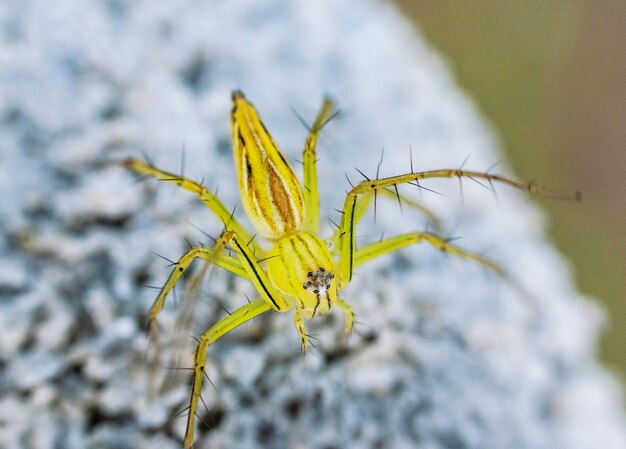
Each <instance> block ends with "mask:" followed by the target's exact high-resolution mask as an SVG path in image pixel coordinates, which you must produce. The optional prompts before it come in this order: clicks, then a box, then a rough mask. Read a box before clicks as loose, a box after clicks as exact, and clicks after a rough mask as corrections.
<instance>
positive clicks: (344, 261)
mask: <svg viewBox="0 0 626 449" xmlns="http://www.w3.org/2000/svg"><path fill="white" fill-rule="evenodd" d="M430 178H469V179H473V180H475V181H477V180H482V181H486V182H487V183H488V184H490V185H491V184H492V183H494V182H498V183H501V184H507V185H509V186H511V187H515V188H517V189H520V190H526V191H528V192H531V193H537V194H541V195H546V196H551V197H555V198H563V199H574V200H577V201H580V198H581V197H580V193H579V192H576V193H575V194H573V195H572V194H564V193H559V192H550V191H547V190H545V189H544V188H542V187H539V186H537V185H536V184H534V183H532V182H530V183H526V182H520V181H515V180H513V179H510V178H505V177H503V176H499V175H492V174H489V173H481V172H475V171H468V170H457V169H442V170H431V171H425V172H418V173H407V174H404V175H399V176H392V177H389V178H382V179H376V180H365V181H363V182H361V183H359V184H357V185H356V186H355V187H354V188H353V189H352V190H350V192H348V195H347V196H346V199H345V202H344V206H343V212H342V216H341V224H340V228H339V249H338V251H339V255H340V259H339V283H340V285H341V286H344V285H346V284H347V283H348V282H350V280H351V279H352V269H353V266H354V257H355V252H356V245H355V238H354V235H355V229H356V225H357V223H358V220H357V218H358V217H357V212H358V208H359V206H358V201H357V198H358V197H359V196H360V195H364V194H368V193H370V192H374V191H377V190H381V189H386V188H390V187H394V188H395V186H397V185H399V184H416V183H418V182H419V181H421V180H423V179H430Z"/></svg>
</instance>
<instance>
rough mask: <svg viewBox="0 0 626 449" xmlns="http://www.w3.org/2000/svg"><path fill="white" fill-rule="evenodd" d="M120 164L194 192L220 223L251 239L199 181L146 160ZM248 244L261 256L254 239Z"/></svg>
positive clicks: (133, 160) (247, 240) (244, 237)
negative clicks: (162, 168)
mask: <svg viewBox="0 0 626 449" xmlns="http://www.w3.org/2000/svg"><path fill="white" fill-rule="evenodd" d="M121 165H122V166H124V167H126V168H129V169H131V170H133V171H135V172H137V173H140V174H142V175H147V176H151V177H153V178H156V179H158V180H160V181H167V182H171V183H173V184H176V185H177V186H179V187H182V188H183V189H185V190H188V191H190V192H192V193H195V194H196V195H197V196H198V197H199V198H200V200H201V201H202V202H203V203H204V204H205V205H206V206H207V207H208V208H209V209H210V210H211V211H212V212H213V213H214V214H215V215H216V216H217V217H218V218H219V219H220V220H221V221H222V223H226V224H227V226H228V228H229V229H232V230H233V231H235V232H236V233H237V234H239V235H240V236H241V237H242V238H243V239H244V240H245V241H246V242H249V241H251V240H253V239H252V236H251V235H250V234H249V233H248V231H247V230H246V229H245V228H244V227H243V226H242V225H241V223H239V221H237V220H236V219H235V218H234V217H233V214H232V211H230V210H228V209H226V207H225V206H224V204H223V203H222V201H221V200H220V199H219V198H218V197H217V195H215V194H214V193H213V192H211V191H210V190H209V189H207V188H206V187H205V186H203V185H202V184H201V183H199V182H196V181H193V180H192V179H189V178H185V177H183V176H179V175H176V174H174V173H170V172H168V171H165V170H161V169H160V168H156V167H154V166H153V165H150V164H148V163H147V162H143V161H140V160H137V159H126V160H124V161H122V162H121ZM250 246H251V247H252V248H254V250H255V252H256V254H258V255H259V257H262V256H260V255H261V254H262V253H263V249H262V248H261V247H260V246H258V245H256V243H255V242H254V241H253V242H251V243H250Z"/></svg>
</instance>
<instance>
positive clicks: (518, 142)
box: [397, 0, 626, 381]
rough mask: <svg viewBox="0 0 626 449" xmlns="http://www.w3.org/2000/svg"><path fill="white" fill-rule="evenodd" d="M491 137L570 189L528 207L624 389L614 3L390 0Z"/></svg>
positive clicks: (622, 66) (622, 181)
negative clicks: (599, 307)
mask: <svg viewBox="0 0 626 449" xmlns="http://www.w3.org/2000/svg"><path fill="white" fill-rule="evenodd" d="M397 2H398V4H399V5H400V7H401V8H402V9H403V10H404V12H405V13H406V14H407V16H409V17H410V18H411V19H412V20H413V21H414V23H415V24H416V25H417V27H418V28H419V29H420V30H421V32H422V33H423V34H424V35H425V36H426V38H427V40H428V41H429V42H430V43H431V45H433V46H434V47H435V48H437V49H439V50H440V52H441V53H442V55H443V56H444V57H445V58H446V59H447V61H448V64H449V66H450V68H451V69H452V71H453V72H454V73H455V76H456V77H457V80H458V82H459V84H460V85H461V86H462V87H463V88H464V89H465V90H466V91H467V92H468V93H469V95H471V96H473V97H474V99H475V101H476V103H477V104H478V106H479V108H481V110H482V112H483V114H484V115H485V116H486V117H487V118H488V119H489V120H490V121H491V122H492V123H493V124H494V125H495V127H496V128H497V130H498V131H499V132H500V136H501V139H502V143H503V147H504V150H505V151H506V153H507V158H508V160H509V162H510V163H511V164H512V166H513V167H514V170H515V172H516V175H517V176H518V177H520V178H522V179H526V180H536V181H537V182H539V183H541V184H544V185H547V186H554V187H557V188H565V189H571V190H576V189H578V190H581V191H582V192H583V202H582V203H580V204H577V203H569V202H559V201H541V200H540V199H537V201H540V202H541V206H542V207H543V208H544V209H545V210H547V211H548V213H549V215H550V233H551V236H552V238H553V239H554V241H555V242H556V244H557V245H558V247H559V249H560V250H561V252H562V253H563V254H564V255H565V256H566V257H567V258H568V259H569V260H570V261H571V262H572V263H573V265H574V269H575V276H576V281H577V283H578V286H579V287H580V289H581V290H582V291H583V292H584V293H586V294H588V295H591V296H593V297H595V298H597V299H598V300H600V301H601V302H602V303H604V305H605V308H606V310H607V321H608V323H607V327H606V329H605V332H604V335H603V339H602V343H601V348H600V354H601V357H602V359H603V360H604V361H605V363H606V364H607V365H608V366H609V367H610V368H611V369H613V371H614V372H616V373H617V374H618V375H619V376H620V377H621V379H622V381H624V379H626V1H624V0H602V1H593V0H567V1H561V0H549V1H539V0H526V1H517V2H508V1H497V0H473V1H467V0H438V1H416V0H397Z"/></svg>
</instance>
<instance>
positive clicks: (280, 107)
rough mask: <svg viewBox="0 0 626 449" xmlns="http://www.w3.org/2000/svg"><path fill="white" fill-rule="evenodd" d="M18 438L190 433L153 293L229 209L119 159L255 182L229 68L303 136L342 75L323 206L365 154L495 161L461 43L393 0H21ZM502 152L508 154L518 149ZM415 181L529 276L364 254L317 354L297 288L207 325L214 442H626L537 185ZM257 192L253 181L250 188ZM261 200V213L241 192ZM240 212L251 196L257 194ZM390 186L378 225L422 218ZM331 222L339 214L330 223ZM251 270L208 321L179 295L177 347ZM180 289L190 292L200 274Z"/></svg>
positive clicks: (217, 179) (7, 126)
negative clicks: (235, 319)
mask: <svg viewBox="0 0 626 449" xmlns="http://www.w3.org/2000/svg"><path fill="white" fill-rule="evenodd" d="M0 67H2V70H0V197H1V198H2V201H1V202H0V229H1V230H2V233H1V236H2V238H1V240H0V251H1V254H0V329H1V332H0V349H1V352H0V447H7V448H25V449H26V448H28V449H30V448H37V449H39V448H68V449H72V448H85V447H87V448H131V447H132V448H148V447H149V448H156V447H158V448H174V447H179V446H180V439H181V438H182V434H183V431H184V429H183V427H184V419H179V418H176V414H177V412H179V411H180V410H182V409H183V408H184V407H185V406H186V402H187V397H188V392H189V390H188V381H187V379H186V376H187V374H188V373H187V372H185V371H183V372H181V373H180V374H181V375H180V376H177V377H176V378H174V379H170V377H171V374H172V373H176V372H175V371H174V372H172V371H168V370H165V369H163V370H160V371H159V372H158V373H157V377H165V378H167V380H169V382H168V383H167V384H166V386H165V387H164V388H163V389H162V391H160V392H158V393H157V394H151V388H150V381H151V369H150V363H149V362H148V360H147V357H146V355H147V354H149V343H148V341H147V338H146V336H145V333H144V332H143V326H144V325H145V316H146V313H147V310H148V308H149V306H150V304H151V302H152V300H153V298H154V295H155V291H154V290H150V289H145V288H143V286H144V285H146V284H149V285H159V284H161V283H162V282H163V281H164V280H165V279H166V276H167V273H168V269H167V268H166V267H164V264H163V261H162V260H161V259H159V258H158V257H156V256H155V255H154V254H153V252H156V253H159V254H163V255H165V256H166V257H168V258H171V259H175V258H177V257H178V256H179V255H181V254H182V252H183V251H184V249H185V246H186V244H185V242H184V238H185V237H187V238H189V239H190V240H191V241H192V242H198V241H202V240H203V239H204V236H203V235H202V233H200V232H199V231H197V230H196V229H195V227H200V228H201V229H203V230H205V231H206V232H209V233H212V234H215V233H217V232H219V230H220V229H221V227H222V224H221V223H220V222H219V220H216V219H215V218H214V217H212V216H211V214H210V213H209V212H208V211H207V210H206V209H205V208H204V206H203V205H202V204H200V202H199V201H197V199H195V198H194V197H192V196H191V195H190V194H187V193H186V192H183V191H178V190H177V189H175V188H174V187H172V186H170V185H164V184H161V183H157V182H156V181H153V180H150V181H146V182H142V183H137V182H135V177H134V176H132V175H131V174H130V173H127V172H124V171H123V170H121V169H117V168H109V169H102V168H100V167H98V162H101V161H104V160H111V159H119V158H122V157H124V156H125V155H128V154H131V155H134V156H137V157H141V152H142V151H144V152H146V153H147V154H149V155H151V156H152V157H153V158H154V160H155V162H156V163H157V164H158V165H159V166H161V167H163V168H165V169H169V170H172V171H178V170H179V169H180V160H181V153H182V148H183V147H184V149H185V174H186V175H188V176H190V177H193V178H195V179H198V180H200V179H203V180H204V182H205V183H206V185H208V186H209V187H211V188H216V187H218V186H219V192H220V196H221V197H222V198H223V200H224V202H225V204H227V205H228V206H229V207H233V206H234V205H236V204H238V192H237V190H236V183H235V180H234V175H235V173H234V168H233V163H232V156H231V152H230V136H229V110H230V91H231V89H233V88H241V89H242V90H243V91H244V92H246V94H247V96H248V97H249V98H250V99H251V100H252V101H253V102H254V103H255V105H256V106H257V107H258V109H259V110H260V111H261V113H262V115H263V117H264V119H265V121H266V124H267V126H268V128H269V129H270V130H271V131H272V132H273V133H274V136H275V138H276V139H277V141H278V142H279V143H280V145H281V146H282V148H283V149H284V151H285V153H286V154H287V156H288V157H289V158H290V159H291V160H296V159H298V158H300V151H301V148H302V145H303V142H304V138H305V130H304V129H303V128H302V126H301V125H300V124H299V123H298V120H297V118H296V117H295V116H294V114H293V113H292V112H291V111H290V110H289V107H290V106H292V107H294V108H295V109H296V110H297V111H299V113H301V114H302V115H303V116H304V117H305V118H306V119H308V120H311V119H312V118H313V117H314V115H315V113H316V109H317V107H318V106H319V104H320V102H321V99H322V97H323V95H324V94H330V95H331V96H332V97H334V98H335V99H336V101H337V102H338V104H339V105H340V107H341V109H342V111H343V116H342V117H343V118H342V119H341V120H336V121H334V122H333V123H331V124H330V125H329V126H328V128H327V129H326V130H325V132H324V135H323V137H322V139H321V143H320V148H319V168H318V170H319V176H320V180H321V186H320V188H321V196H322V200H323V203H322V205H323V213H324V214H325V216H329V217H332V218H333V219H334V220H335V221H337V220H338V218H337V215H338V214H337V213H336V212H334V211H333V210H334V209H336V208H340V207H341V205H342V199H343V194H344V191H345V190H346V188H347V187H348V183H347V181H346V180H345V178H344V173H348V174H349V176H350V177H351V178H353V180H357V179H358V178H359V175H358V174H356V173H355V172H354V170H353V166H358V167H359V168H360V169H361V170H364V171H365V172H366V173H368V174H374V173H375V171H376V166H377V163H378V160H379V157H380V152H381V149H382V148H383V147H384V148H385V149H386V151H385V160H384V163H383V165H382V168H381V175H384V176H387V175H391V174H398V173H402V172H405V171H407V170H408V169H409V148H412V149H413V162H414V164H415V168H416V169H431V168H440V167H457V166H459V165H460V164H461V163H462V162H463V160H464V159H465V158H466V156H468V155H470V159H469V161H468V163H467V164H466V167H468V168H476V169H482V170H486V169H487V168H488V167H489V166H490V165H491V164H492V163H494V162H495V161H497V160H498V159H499V158H500V155H499V154H498V152H497V150H496V147H497V141H496V139H495V138H494V137H493V132H492V131H491V130H490V129H489V128H488V126H487V125H485V123H484V120H483V119H482V118H481V117H479V115H478V114H477V113H476V111H475V109H474V107H473V105H472V104H471V102H470V101H468V100H467V99H466V97H465V96H464V95H463V94H462V93H460V92H459V90H458V88H457V87H456V86H455V85H454V82H453V81H452V80H451V78H450V75H449V74H448V71H447V70H446V67H445V66H444V64H442V62H441V60H440V58H439V57H438V56H437V55H436V54H434V52H433V51H432V50H431V49H429V48H428V47H427V46H426V45H425V44H424V43H423V42H422V40H421V38H420V37H419V36H418V35H416V34H415V32H414V31H413V30H411V28H410V26H409V25H408V24H407V23H406V22H405V21H404V20H403V19H402V18H401V17H400V15H399V14H398V13H397V11H395V10H393V8H391V7H390V6H389V5H387V4H385V3H383V2H374V1H368V0H366V1H357V0H352V1H344V2H334V1H330V0H320V1H315V2H304V1H297V2H290V1H286V0H282V1H281V0H263V1H258V0H257V1H255V0H235V1H228V2H183V1H164V2H148V1H135V2H123V1H116V0H109V1H91V2H88V1H81V2H79V1H73V2H68V1H49V2H46V3H45V5H44V4H43V3H41V2H36V1H24V0H14V1H11V0H7V1H4V2H2V4H1V5H0ZM498 170H500V171H502V172H506V171H507V170H506V167H505V166H503V165H501V166H500V167H499V169H498ZM428 187H429V188H431V189H435V190H437V191H438V192H440V193H442V194H443V195H436V194H432V193H430V192H427V191H422V192H420V191H418V190H417V189H414V188H410V187H407V188H404V189H403V192H404V193H405V194H406V195H410V196H413V197H414V198H416V199H421V200H422V201H423V202H424V203H425V204H427V205H428V206H429V207H431V208H433V209H434V210H435V211H436V212H437V213H438V214H439V216H440V217H441V218H442V220H443V222H444V224H445V232H453V233H454V235H458V236H462V237H463V239H462V240H461V241H460V242H458V243H459V244H460V245H462V246H464V247H466V248H469V249H473V250H475V251H480V252H484V253H485V254H488V255H489V256H490V257H491V258H493V259H495V260H497V261H499V262H501V263H502V264H503V265H504V266H505V267H506V268H507V270H509V271H510V273H511V274H512V276H513V277H514V278H515V279H516V281H517V282H518V283H519V284H521V285H523V287H524V289H525V290H526V291H527V292H526V293H524V294H523V293H521V292H520V289H519V288H516V287H514V286H513V285H511V284H510V283H507V282H505V281H503V280H501V279H499V278H498V277H497V276H494V275H492V274H490V273H488V272H486V271H485V270H484V269H483V268H481V267H479V266H475V265H473V264H469V263H467V262H464V261H460V260H456V259H454V258H450V257H445V256H444V255H442V254H440V253H438V252H437V251H435V250H433V249H431V248H428V247H415V248H409V249H406V250H405V251H403V252H401V253H397V254H394V255H393V256H390V257H386V258H384V259H381V260H380V261H375V262H372V263H371V264H370V265H367V266H365V267H363V268H361V269H359V270H358V272H357V274H356V275H355V278H354V281H353V282H352V284H351V285H350V286H349V288H348V289H346V291H344V292H343V297H344V298H345V299H346V300H347V301H348V302H350V303H351V304H352V305H353V307H354V309H355V311H356V313H357V319H358V323H357V326H356V332H355V334H354V335H353V336H352V337H351V338H350V339H349V340H348V341H346V339H345V337H344V336H343V334H342V332H343V316H342V315H341V314H339V313H338V312H334V313H333V314H332V315H331V316H330V317H329V318H327V319H323V320H316V321H314V322H311V323H309V326H310V331H311V333H313V334H315V335H316V336H317V338H318V339H319V341H318V342H317V343H316V346H317V348H316V349H314V350H312V351H310V352H309V353H308V354H307V355H306V357H304V358H303V357H301V355H300V348H299V340H298V337H297V334H296V331H295V329H294V327H293V325H292V320H291V316H290V314H287V315H282V316H281V315H278V314H268V315H267V316H264V317H261V318H259V319H256V320H254V321H253V322H252V323H250V324H247V325H245V326H243V327H242V329H239V330H237V331H236V332H233V333H232V334H230V335H229V336H227V337H226V338H224V339H223V340H222V341H220V342H219V343H218V344H216V345H215V346H214V347H213V348H211V349H210V351H209V360H210V368H209V374H210V377H211V379H212V381H213V383H214V384H215V388H212V387H211V386H210V385H207V388H206V389H205V392H204V394H203V397H204V401H205V402H206V406H207V408H208V412H207V411H204V410H202V412H201V418H202V419H204V420H205V421H207V422H208V423H209V424H210V428H207V427H206V426H202V425H200V426H199V427H200V429H199V431H198V447H211V448H214V449H216V448H234V447H236V448H259V447H263V448H307V449H308V448H311V449H323V448H346V447H349V448H396V449H397V448H415V447H420V448H428V449H430V448H432V449H435V448H436V449H439V448H490V449H505V448H506V449H508V448H516V449H524V448H533V449H536V448H550V449H554V448H564V449H578V448H580V449H583V448H590V447H601V448H606V449H620V448H623V447H626V431H625V426H624V423H625V420H624V414H623V410H622V404H621V400H620V390H619V388H618V386H617V384H616V382H615V380H614V379H613V378H612V377H611V376H609V375H608V374H607V373H606V372H605V371H603V370H602V368H600V367H599V365H598V363H597V361H596V360H595V356H594V349H595V343H596V339H597V332H598V327H599V324H600V323H601V313H600V311H599V310H598V308H597V307H596V306H595V305H594V304H592V303H591V302H589V301H588V300H586V299H585V298H582V297H581V296H580V294H579V293H577V292H576V290H575V288H574V287H573V282H572V277H571V273H570V269H569V268H568V266H567V264H566V263H565V262H564V261H563V260H562V259H561V257H560V256H559V255H558V254H557V253H556V252H555V250H554V249H553V248H552V247H551V245H550V244H549V243H548V242H546V236H545V232H544V219H543V217H542V214H541V213H540V212H538V211H537V210H536V208H534V207H533V206H531V204H530V200H529V199H528V198H527V197H526V195H524V194H523V193H520V192H513V191H511V190H508V189H507V188H505V187H499V188H498V199H497V200H496V199H494V197H493V195H492V194H491V193H490V192H488V191H487V190H486V189H484V188H481V187H480V186H478V185H476V184H474V183H472V182H471V181H465V182H464V183H463V189H462V195H461V189H460V188H459V183H458V182H457V181H456V180H454V181H442V182H432V183H430V184H428ZM238 210H239V211H240V210H241V207H239V208H238ZM237 215H238V216H239V217H240V218H242V219H244V218H243V217H241V215H242V214H241V213H238V214H237ZM244 220H245V219H244ZM426 226H427V223H426V221H425V220H424V218H423V217H422V216H420V215H419V214H418V213H414V212H413V211H411V210H409V209H408V208H406V207H405V209H404V211H403V212H401V211H400V210H399V209H398V206H397V204H395V203H394V202H393V201H391V202H385V201H382V200H381V201H379V204H378V214H377V219H376V222H374V220H373V217H372V216H371V215H370V216H368V217H367V218H366V219H365V220H364V223H363V225H362V226H361V227H360V229H359V232H358V234H359V236H360V240H359V241H360V242H366V241H368V240H369V241H371V240H374V239H376V238H378V236H379V235H380V233H381V232H383V231H384V232H385V235H388V236H389V235H393V234H397V233H400V232H408V231H410V230H423V229H425V228H426ZM331 232H332V225H331V224H330V223H329V222H325V223H324V226H323V233H324V235H326V236H328V235H330V233H331ZM244 292H245V293H246V294H248V295H253V294H254V293H253V290H252V288H251V287H250V286H249V285H247V284H246V283H245V282H242V281H241V280H238V279H234V278H233V277H232V276H230V275H228V274H226V273H223V272H220V270H214V271H213V273H212V275H211V277H210V279H209V280H208V282H207V284H206V285H205V286H203V293H202V300H201V301H199V303H198V307H197V308H196V313H195V315H194V317H193V323H191V324H190V325H189V326H187V327H185V328H183V329H182V330H179V331H177V330H176V325H175V320H176V317H177V311H178V308H177V307H176V306H175V305H174V301H172V300H170V301H169V303H168V306H167V307H166V310H165V311H164V312H163V314H162V315H161V317H160V325H161V329H162V330H163V332H162V335H163V338H164V339H167V338H169V339H171V338H173V336H175V335H178V334H180V335H182V338H181V339H180V341H179V342H178V343H177V345H176V346H174V347H173V348H170V349H169V350H168V352H167V353H164V354H163V364H164V365H165V364H167V363H168V362H169V361H170V359H169V355H171V354H177V355H178V356H179V358H178V359H175V360H174V361H173V364H174V365H175V366H190V364H191V360H190V357H191V351H192V350H193V345H194V341H193V339H191V338H189V336H190V335H195V336H197V335H199V334H200V333H201V332H202V331H203V330H204V329H206V328H207V326H208V325H210V323H213V322H215V320H216V319H217V318H218V317H219V316H222V315H224V313H225V312H224V311H223V310H222V308H221V307H218V305H217V304H218V303H219V304H221V305H223V306H224V307H226V308H227V309H233V308H235V307H238V306H239V305H242V304H244V303H245V301H246V299H245V296H244ZM181 293H182V290H181V289H179V295H178V296H179V297H180V296H182V294H181Z"/></svg>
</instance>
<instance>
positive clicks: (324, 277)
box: [302, 267, 335, 295]
mask: <svg viewBox="0 0 626 449" xmlns="http://www.w3.org/2000/svg"><path fill="white" fill-rule="evenodd" d="M334 277H335V275H334V274H332V273H330V272H328V271H326V269H325V268H323V267H320V268H318V269H317V270H316V271H309V272H308V273H307V278H308V280H307V281H306V282H305V283H304V284H302V287H303V288H304V289H305V290H307V291H310V292H311V293H314V294H316V295H318V294H320V293H322V294H325V293H326V290H328V289H329V288H330V281H331V280H332V279H333V278H334Z"/></svg>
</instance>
